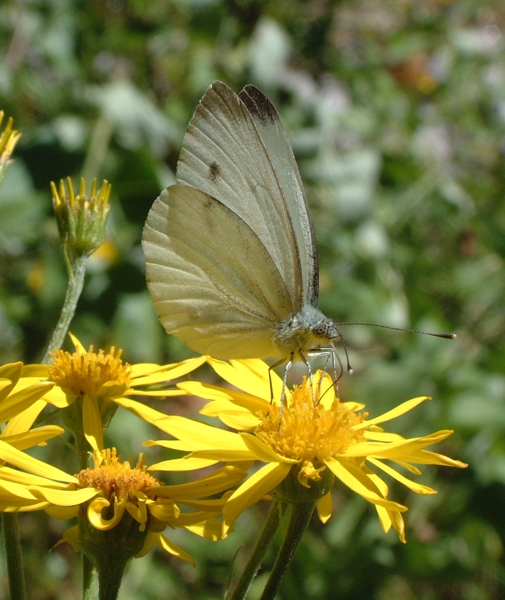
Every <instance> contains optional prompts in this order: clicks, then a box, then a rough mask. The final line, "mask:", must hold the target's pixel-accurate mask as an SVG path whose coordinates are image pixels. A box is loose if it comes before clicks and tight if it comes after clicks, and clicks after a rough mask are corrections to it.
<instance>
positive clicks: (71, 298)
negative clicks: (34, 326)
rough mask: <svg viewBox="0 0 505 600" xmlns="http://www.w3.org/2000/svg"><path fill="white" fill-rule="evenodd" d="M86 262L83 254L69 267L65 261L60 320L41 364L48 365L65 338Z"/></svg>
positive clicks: (78, 294)
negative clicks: (65, 274)
mask: <svg viewBox="0 0 505 600" xmlns="http://www.w3.org/2000/svg"><path fill="white" fill-rule="evenodd" d="M87 260H88V257H87V255H85V254H83V255H80V256H77V257H76V258H75V259H74V261H73V262H72V264H71V265H69V263H68V261H67V267H68V269H69V279H68V287H67V293H66V295H65V302H64V303H63V308H62V309H61V314H60V318H59V320H58V323H57V325H56V327H55V329H54V332H53V335H52V337H51V341H50V342H49V346H48V348H47V351H46V354H45V356H44V359H43V360H42V362H43V363H44V364H48V363H50V362H51V352H52V351H53V350H57V349H59V348H61V347H62V345H63V341H64V339H65V336H66V335H67V332H68V328H69V327H70V323H71V321H72V319H73V317H74V314H75V309H76V307H77V302H78V300H79V296H80V295H81V292H82V288H83V287H84V276H85V274H86V262H87Z"/></svg>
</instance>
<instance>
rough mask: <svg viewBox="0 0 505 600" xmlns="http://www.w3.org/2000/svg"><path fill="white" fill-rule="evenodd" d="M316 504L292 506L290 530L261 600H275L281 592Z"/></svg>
mask: <svg viewBox="0 0 505 600" xmlns="http://www.w3.org/2000/svg"><path fill="white" fill-rule="evenodd" d="M315 507H316V503H315V502H308V503H304V504H291V516H290V519H289V525H288V530H287V532H286V537H285V538H284V541H283V543H282V546H281V550H280V552H279V554H278V556H277V560H276V561H275V565H274V568H273V570H272V573H271V574H270V577H269V579H268V581H267V584H266V586H265V589H264V590H263V594H262V595H261V600H273V598H275V595H276V594H277V592H278V591H279V588H280V586H281V583H282V580H283V579H284V575H285V574H286V572H287V570H288V568H289V565H290V564H291V561H292V560H293V556H294V554H295V551H296V549H297V547H298V544H299V543H300V540H301V539H302V536H303V534H304V532H305V530H306V529H307V527H308V526H309V523H310V520H311V518H312V514H313V512H314V508H315Z"/></svg>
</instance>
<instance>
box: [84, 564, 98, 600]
mask: <svg viewBox="0 0 505 600" xmlns="http://www.w3.org/2000/svg"><path fill="white" fill-rule="evenodd" d="M95 581H96V577H95V569H94V567H93V564H92V562H91V561H90V560H89V558H88V557H87V556H86V555H85V554H84V553H83V554H82V600H95V598H96V594H95V585H94V584H95Z"/></svg>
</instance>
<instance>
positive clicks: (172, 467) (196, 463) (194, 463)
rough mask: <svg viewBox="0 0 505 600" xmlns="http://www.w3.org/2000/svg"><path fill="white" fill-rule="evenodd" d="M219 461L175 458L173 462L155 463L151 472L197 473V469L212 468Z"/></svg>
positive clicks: (151, 467)
mask: <svg viewBox="0 0 505 600" xmlns="http://www.w3.org/2000/svg"><path fill="white" fill-rule="evenodd" d="M218 462H221V461H218V460H211V459H208V458H193V457H188V458H174V459H173V460H164V461H162V462H159V463H155V464H153V465H151V466H150V467H149V471H182V472H185V471H195V470H196V469H206V468H207V467H212V466H213V465H215V464H216V463H218Z"/></svg>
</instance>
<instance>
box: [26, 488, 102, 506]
mask: <svg viewBox="0 0 505 600" xmlns="http://www.w3.org/2000/svg"><path fill="white" fill-rule="evenodd" d="M28 490H29V491H30V492H32V494H33V495H34V496H36V497H37V498H39V499H41V498H43V499H44V500H46V501H47V502H50V503H51V504H54V505H55V506H76V505H77V504H83V503H84V502H87V501H88V500H89V499H90V498H93V496H96V495H97V494H98V490H95V489H93V488H83V489H81V490H53V489H50V488H44V487H40V486H29V487H28Z"/></svg>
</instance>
